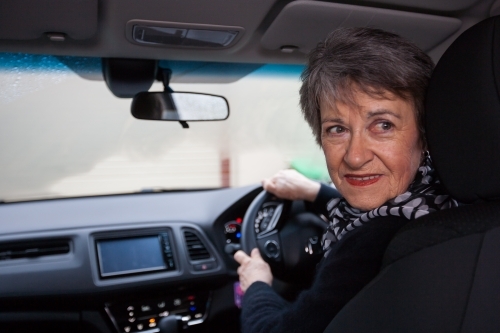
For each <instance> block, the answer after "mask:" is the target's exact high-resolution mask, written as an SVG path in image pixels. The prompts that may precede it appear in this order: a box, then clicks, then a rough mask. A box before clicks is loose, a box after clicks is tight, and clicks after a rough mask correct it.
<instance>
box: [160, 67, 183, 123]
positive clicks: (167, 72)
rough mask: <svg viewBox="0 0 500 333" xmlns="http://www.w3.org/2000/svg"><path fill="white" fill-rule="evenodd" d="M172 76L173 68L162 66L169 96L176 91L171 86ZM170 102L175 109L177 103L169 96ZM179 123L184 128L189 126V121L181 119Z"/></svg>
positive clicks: (164, 85) (165, 89)
mask: <svg viewBox="0 0 500 333" xmlns="http://www.w3.org/2000/svg"><path fill="white" fill-rule="evenodd" d="M171 78H172V70H170V68H162V69H161V81H162V82H163V91H165V92H168V96H170V94H171V93H173V92H174V90H173V89H172V88H170V79H171ZM168 102H169V103H168V104H169V106H171V107H172V108H174V109H175V104H174V101H173V100H172V98H168ZM179 124H181V126H182V128H189V125H188V123H187V121H183V120H180V121H179Z"/></svg>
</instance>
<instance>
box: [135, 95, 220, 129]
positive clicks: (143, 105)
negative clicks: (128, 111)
mask: <svg viewBox="0 0 500 333" xmlns="http://www.w3.org/2000/svg"><path fill="white" fill-rule="evenodd" d="M132 115H133V116H134V117H135V118H137V119H147V120H166V121H180V122H187V121H210V120H224V119H227V117H228V116H229V105H228V103H227V101H226V99H225V98H224V97H222V96H215V95H206V94H198V93H189V92H141V93H138V94H137V95H135V96H134V99H133V101H132Z"/></svg>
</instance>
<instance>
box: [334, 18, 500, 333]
mask: <svg viewBox="0 0 500 333" xmlns="http://www.w3.org/2000/svg"><path fill="white" fill-rule="evenodd" d="M425 126H426V133H427V134H426V135H427V139H428V145H429V150H430V153H431V156H432V158H433V161H434V164H435V167H436V170H437V173H438V175H439V177H440V179H441V181H442V183H443V186H444V187H445V188H446V189H447V190H448V192H449V193H450V194H451V195H452V196H453V197H455V198H456V199H457V200H458V201H459V202H461V203H463V205H461V206H460V207H458V208H454V209H449V210H443V211H439V212H435V213H432V214H429V215H427V216H425V217H422V218H420V219H417V220H414V221H411V222H409V223H408V224H406V225H405V226H404V227H403V228H402V229H401V230H400V231H399V232H398V233H397V234H396V236H395V237H394V238H393V240H392V241H391V243H390V244H389V246H388V248H387V250H386V253H385V257H384V264H383V267H382V269H381V271H380V273H379V275H378V276H377V277H376V278H375V279H374V280H373V281H372V282H370V284H368V285H367V286H366V287H365V288H364V289H363V290H362V291H361V292H359V293H358V295H356V297H355V298H353V299H352V300H351V301H350V302H349V303H348V304H347V305H346V306H345V307H344V308H343V309H342V310H341V311H340V312H339V313H338V314H337V316H336V317H335V318H334V319H333V320H332V321H331V322H330V324H329V326H328V327H327V329H326V330H325V332H327V333H330V332H342V333H347V332H358V333H359V332H406V333H411V332H441V333H445V332H464V333H465V332H482V333H486V332H500V17H493V18H489V19H487V20H485V21H482V22H480V23H478V24H476V25H475V26H473V27H472V28H470V29H468V30H467V31H465V32H464V33H463V34H462V35H461V36H459V37H458V38H457V40H456V41H455V42H454V43H453V44H452V45H451V46H450V47H449V49H448V50H447V51H446V52H445V54H444V55H443V56H442V58H441V60H440V61H439V63H438V65H437V66H436V69H435V71H434V73H433V76H432V78H431V82H430V85H429V89H428V92H427V96H426V125H425Z"/></svg>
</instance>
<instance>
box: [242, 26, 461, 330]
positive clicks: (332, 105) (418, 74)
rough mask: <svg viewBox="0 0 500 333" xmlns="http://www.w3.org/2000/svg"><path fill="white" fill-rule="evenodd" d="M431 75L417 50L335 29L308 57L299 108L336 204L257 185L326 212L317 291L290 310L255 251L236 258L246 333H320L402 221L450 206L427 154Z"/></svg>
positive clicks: (324, 191)
mask: <svg viewBox="0 0 500 333" xmlns="http://www.w3.org/2000/svg"><path fill="white" fill-rule="evenodd" d="M432 70H433V63H432V60H431V59H430V58H429V57H428V56H427V55H426V54H425V53H424V52H423V51H421V50H420V49H419V48H418V47H416V46H415V45H413V44H412V43H410V42H409V41H407V40H405V39H403V38H401V37H399V36H397V35H394V34H392V33H388V32H384V31H381V30H377V29H368V28H350V29H339V30H336V31H334V32H332V33H331V34H330V35H329V36H328V37H327V39H326V40H325V41H324V42H322V43H320V44H318V46H317V47H316V48H315V49H314V50H313V51H312V52H311V54H310V56H309V63H308V66H307V68H306V70H305V71H304V73H303V75H302V81H303V84H302V88H301V89H300V97H301V98H300V103H301V107H302V111H303V113H304V117H305V119H306V121H307V122H308V123H309V125H310V126H311V128H312V131H313V133H314V135H315V137H316V140H317V142H318V144H319V145H320V146H321V148H322V150H323V152H324V154H325V158H326V163H327V166H328V171H329V174H330V177H331V179H332V181H333V183H334V184H335V187H336V188H337V189H338V191H339V192H340V194H341V195H342V197H343V198H333V199H332V197H331V191H332V190H331V188H329V187H328V186H326V185H320V184H319V183H316V182H313V181H311V180H308V179H307V178H305V177H302V176H300V175H299V174H297V173H294V172H292V171H282V172H280V173H278V174H277V175H275V176H274V177H273V178H271V179H267V180H264V182H263V185H264V188H265V189H266V190H267V191H270V192H272V193H274V194H276V195H277V196H280V197H283V198H286V199H303V200H309V201H313V202H315V204H317V205H321V204H324V205H325V206H326V209H327V211H328V213H327V214H328V216H329V218H330V225H329V227H328V229H327V231H326V233H325V235H324V237H323V247H324V250H325V258H323V260H322V262H321V263H320V265H319V267H318V271H317V273H316V276H315V280H314V283H313V285H312V287H311V288H310V289H309V290H306V291H304V292H302V293H301V294H300V295H299V297H298V298H297V300H296V301H295V302H293V303H288V302H287V301H285V300H284V299H282V298H281V297H280V296H279V295H278V294H277V293H276V292H275V291H274V290H273V289H272V288H271V283H272V279H273V276H272V273H271V271H270V269H269V266H268V265H267V263H266V262H264V261H263V260H262V258H261V256H260V254H259V252H258V250H257V249H254V250H253V251H252V253H251V256H247V255H246V254H245V253H244V252H242V251H238V252H237V253H236V254H235V256H234V257H235V259H236V261H238V262H239V263H240V267H239V269H238V274H239V277H240V283H241V288H242V289H243V291H245V296H244V300H243V308H242V330H243V332H249V333H255V332H260V333H266V332H322V331H323V330H324V329H325V328H326V326H327V325H328V323H329V322H330V321H331V319H332V318H333V317H334V316H335V314H336V313H337V312H338V311H339V310H340V309H341V308H342V307H343V306H344V305H345V304H346V303H347V302H348V301H349V300H350V299H351V298H352V297H354V296H355V295H356V293H358V292H359V290H361V289H362V288H363V286H365V285H366V284H367V283H368V282H369V281H370V280H371V279H373V278H374V277H375V275H376V274H377V273H378V270H379V269H380V265H381V262H382V257H383V254H384V251H385V249H386V247H387V245H388V243H389V241H390V239H391V238H392V237H393V235H394V234H395V232H396V231H397V230H398V229H399V228H400V227H401V226H402V225H403V223H405V222H406V221H408V220H411V219H415V218H418V217H420V216H422V215H425V214H428V213H429V212H432V211H436V210H440V209H445V208H449V207H453V206H456V205H457V203H456V202H455V201H454V200H453V199H451V198H450V197H448V196H447V195H446V194H445V193H444V192H443V190H442V189H441V187H440V185H439V181H438V180H437V179H436V177H435V175H434V170H433V167H432V164H431V160H430V158H429V156H428V153H427V151H426V140H425V136H424V130H423V117H424V109H423V104H424V103H423V102H424V95H425V90H426V87H427V83H428V80H429V77H430V75H431V72H432ZM329 196H330V197H329ZM379 217H384V218H379Z"/></svg>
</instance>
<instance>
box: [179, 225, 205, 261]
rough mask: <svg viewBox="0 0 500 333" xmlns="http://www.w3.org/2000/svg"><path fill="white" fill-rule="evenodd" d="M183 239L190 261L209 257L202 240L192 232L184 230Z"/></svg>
mask: <svg viewBox="0 0 500 333" xmlns="http://www.w3.org/2000/svg"><path fill="white" fill-rule="evenodd" d="M184 239H185V240H186V246H187V249H188V253H189V258H190V259H191V261H196V260H203V259H209V258H210V257H211V255H210V253H209V252H208V250H207V248H206V247H205V245H204V244H203V242H202V241H201V240H200V238H199V237H198V235H196V234H195V233H194V232H191V231H184Z"/></svg>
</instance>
